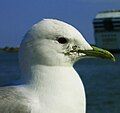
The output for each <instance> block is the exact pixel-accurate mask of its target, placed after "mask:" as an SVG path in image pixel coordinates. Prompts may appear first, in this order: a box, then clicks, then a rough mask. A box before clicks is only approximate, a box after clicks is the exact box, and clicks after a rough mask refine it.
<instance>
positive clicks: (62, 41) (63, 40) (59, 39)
mask: <svg viewBox="0 0 120 113" xmlns="http://www.w3.org/2000/svg"><path fill="white" fill-rule="evenodd" d="M57 41H58V42H59V43H61V44H65V43H67V39H66V38H64V37H60V38H58V39H57Z"/></svg>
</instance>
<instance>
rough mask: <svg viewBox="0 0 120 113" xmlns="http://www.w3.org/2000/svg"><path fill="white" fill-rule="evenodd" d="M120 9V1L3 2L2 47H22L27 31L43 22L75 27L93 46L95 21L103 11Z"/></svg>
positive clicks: (0, 18) (0, 10)
mask: <svg viewBox="0 0 120 113" xmlns="http://www.w3.org/2000/svg"><path fill="white" fill-rule="evenodd" d="M111 9H120V0H0V47H4V46H14V47H16V46H19V45H20V42H21V40H22V39H23V37H24V35H25V33H26V32H27V31H28V29H29V28H30V27H31V26H32V25H34V24H35V23H37V22H38V21H40V20H42V19H43V18H55V19H59V20H62V21H65V22H67V23H69V24H71V25H73V26H74V27H76V28H77V29H78V30H79V31H80V32H81V33H82V35H83V36H84V37H85V39H86V40H87V41H88V42H89V43H91V44H94V30H93V25H92V21H93V19H94V17H95V16H96V14H97V13H98V12H100V11H104V10H111Z"/></svg>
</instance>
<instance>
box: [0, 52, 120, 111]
mask: <svg viewBox="0 0 120 113" xmlns="http://www.w3.org/2000/svg"><path fill="white" fill-rule="evenodd" d="M115 57H116V60H117V61H116V62H111V61H108V60H102V59H93V58H92V59H83V60H81V61H79V62H77V63H76V64H75V65H74V68H75V69H76V71H77V72H78V73H79V74H80V77H81V79H82V81H83V83H84V86H85V90H86V97H87V113H120V54H115ZM20 75H21V74H20V70H19V65H18V54H17V53H8V52H3V51H0V86H5V85H13V84H20V83H21V82H22V81H21V80H20Z"/></svg>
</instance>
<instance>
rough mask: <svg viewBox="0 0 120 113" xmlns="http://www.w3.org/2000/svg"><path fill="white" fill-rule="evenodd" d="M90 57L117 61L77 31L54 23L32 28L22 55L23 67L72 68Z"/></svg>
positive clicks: (44, 22)
mask: <svg viewBox="0 0 120 113" xmlns="http://www.w3.org/2000/svg"><path fill="white" fill-rule="evenodd" d="M88 56H89V57H91V56H92V57H102V58H106V59H111V60H115V58H114V56H113V55H112V54H111V53H110V52H108V51H106V50H103V49H100V48H96V47H93V46H90V45H89V44H88V43H87V41H86V40H85V39H84V38H83V36H82V35H81V33H80V32H79V31H78V30H77V29H76V28H74V27H73V26H71V25H69V24H67V23H65V22H62V21H59V20H55V19H44V20H42V21H40V22H38V23H37V24H35V25H33V26H32V28H31V29H29V30H28V32H27V33H26V34H25V36H24V39H23V41H22V43H21V46H20V52H19V60H20V62H21V64H22V65H26V64H28V65H47V66H71V65H73V64H74V62H76V61H77V60H79V59H82V58H86V57H88Z"/></svg>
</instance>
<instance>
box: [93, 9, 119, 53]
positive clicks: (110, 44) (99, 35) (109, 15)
mask: <svg viewBox="0 0 120 113" xmlns="http://www.w3.org/2000/svg"><path fill="white" fill-rule="evenodd" d="M93 26H94V36H95V43H96V45H97V46H98V47H101V48H105V49H108V50H112V51H119V50H120V10H110V11H103V12H99V13H98V14H97V15H96V17H95V18H94V20H93Z"/></svg>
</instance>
